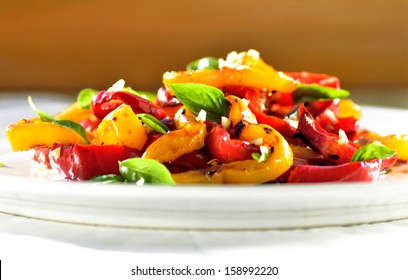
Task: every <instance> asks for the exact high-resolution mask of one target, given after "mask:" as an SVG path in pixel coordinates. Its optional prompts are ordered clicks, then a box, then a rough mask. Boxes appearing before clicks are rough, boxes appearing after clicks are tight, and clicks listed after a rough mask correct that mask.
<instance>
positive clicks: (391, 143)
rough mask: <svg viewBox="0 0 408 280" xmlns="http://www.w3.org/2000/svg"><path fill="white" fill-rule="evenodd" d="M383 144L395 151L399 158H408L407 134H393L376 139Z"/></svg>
mask: <svg viewBox="0 0 408 280" xmlns="http://www.w3.org/2000/svg"><path fill="white" fill-rule="evenodd" d="M377 140H378V141H380V142H381V143H382V144H383V145H385V146H387V147H388V148H390V149H391V150H394V151H395V152H396V153H397V158H398V159H400V160H408V134H393V135H387V136H382V137H380V138H378V139H377Z"/></svg>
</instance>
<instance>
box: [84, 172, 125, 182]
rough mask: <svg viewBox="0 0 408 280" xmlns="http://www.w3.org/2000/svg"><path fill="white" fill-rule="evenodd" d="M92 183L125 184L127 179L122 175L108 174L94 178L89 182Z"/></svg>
mask: <svg viewBox="0 0 408 280" xmlns="http://www.w3.org/2000/svg"><path fill="white" fill-rule="evenodd" d="M89 181H91V182H99V183H107V184H110V183H123V182H124V181H125V178H123V177H122V176H120V175H116V174H106V175H98V176H95V177H93V178H92V179H91V180H89Z"/></svg>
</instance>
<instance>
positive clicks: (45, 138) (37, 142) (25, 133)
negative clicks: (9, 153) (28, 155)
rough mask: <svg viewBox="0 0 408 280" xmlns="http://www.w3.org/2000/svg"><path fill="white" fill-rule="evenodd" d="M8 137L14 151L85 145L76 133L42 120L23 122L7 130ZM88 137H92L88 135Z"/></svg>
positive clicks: (10, 126)
mask: <svg viewBox="0 0 408 280" xmlns="http://www.w3.org/2000/svg"><path fill="white" fill-rule="evenodd" d="M6 136H7V138H8V141H9V143H10V145H11V149H12V150H13V151H15V152H16V151H26V150H29V149H31V148H34V147H36V146H47V147H51V146H52V145H53V144H55V143H58V144H62V145H72V144H85V142H84V140H83V139H82V137H81V136H79V134H78V133H76V132H75V131H73V130H71V129H69V128H65V127H62V126H60V125H57V124H53V123H50V122H43V121H41V120H40V119H32V120H21V121H19V122H17V123H15V124H12V125H9V126H8V127H7V128H6ZM87 136H88V137H89V136H90V135H87Z"/></svg>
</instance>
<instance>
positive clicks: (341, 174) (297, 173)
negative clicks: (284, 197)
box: [288, 154, 397, 183]
mask: <svg viewBox="0 0 408 280" xmlns="http://www.w3.org/2000/svg"><path fill="white" fill-rule="evenodd" d="M396 161H397V157H396V154H395V155H393V156H391V157H388V158H385V159H374V160H369V161H361V162H348V163H344V164H341V165H333V166H317V165H298V166H296V167H295V168H294V169H293V170H292V171H291V173H290V175H289V177H288V183H320V182H321V183H323V182H356V181H360V182H372V183H376V182H378V180H379V179H380V175H381V171H382V170H384V169H385V168H388V167H390V166H391V165H393V164H394V163H395V162H396Z"/></svg>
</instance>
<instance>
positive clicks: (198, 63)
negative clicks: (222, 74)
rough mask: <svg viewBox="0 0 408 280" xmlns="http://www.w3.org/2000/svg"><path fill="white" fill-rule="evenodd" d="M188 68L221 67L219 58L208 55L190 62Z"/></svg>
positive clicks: (212, 68)
mask: <svg viewBox="0 0 408 280" xmlns="http://www.w3.org/2000/svg"><path fill="white" fill-rule="evenodd" d="M186 68H187V70H204V69H206V70H217V69H218V68H219V59H218V58H215V57H212V56H206V57H203V58H200V59H197V60H194V61H192V62H190V63H189V64H187V67H186Z"/></svg>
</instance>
